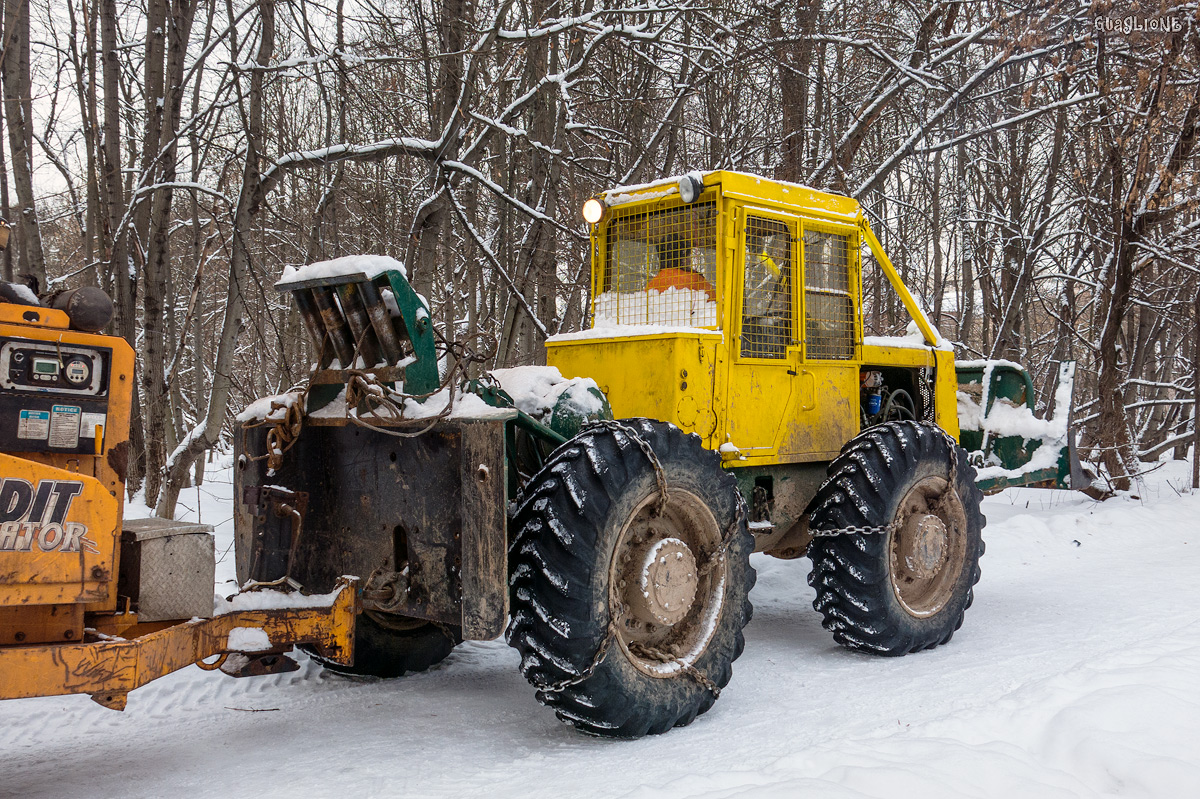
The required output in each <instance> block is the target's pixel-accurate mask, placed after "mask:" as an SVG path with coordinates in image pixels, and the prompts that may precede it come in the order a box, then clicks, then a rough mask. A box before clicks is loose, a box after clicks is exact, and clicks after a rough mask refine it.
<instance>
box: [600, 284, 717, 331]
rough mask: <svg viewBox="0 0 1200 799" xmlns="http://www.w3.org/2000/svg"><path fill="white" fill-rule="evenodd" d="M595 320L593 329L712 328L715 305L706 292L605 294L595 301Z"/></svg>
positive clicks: (683, 289) (677, 290)
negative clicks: (675, 326)
mask: <svg viewBox="0 0 1200 799" xmlns="http://www.w3.org/2000/svg"><path fill="white" fill-rule="evenodd" d="M595 319H596V321H595V327H618V326H621V325H646V324H649V325H682V326H685V327H715V326H716V324H717V304H716V303H715V302H713V301H712V300H710V299H709V298H708V293H707V292H704V291H699V290H697V289H687V288H679V287H676V286H671V287H670V288H668V289H667V290H666V291H606V292H604V293H603V294H600V295H598V296H597V297H596V311H595Z"/></svg>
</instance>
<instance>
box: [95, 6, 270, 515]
mask: <svg viewBox="0 0 1200 799" xmlns="http://www.w3.org/2000/svg"><path fill="white" fill-rule="evenodd" d="M109 2H111V0H109ZM258 12H259V18H260V20H261V28H262V30H261V33H260V37H261V38H260V40H259V43H258V52H257V53H256V55H255V59H254V63H255V65H256V67H257V68H255V69H254V70H253V71H252V72H251V74H250V87H249V90H248V91H247V92H246V94H245V95H244V96H241V97H240V99H241V100H242V107H243V108H245V111H244V112H243V113H244V117H243V123H244V124H245V126H246V162H245V167H244V169H243V171H242V184H241V191H240V193H239V194H238V203H237V209H236V210H235V211H234V217H233V241H232V244H231V248H230V258H229V288H228V295H227V297H226V301H225V321H224V324H223V325H222V327H221V338H220V342H219V344H218V346H217V360H216V364H215V367H214V369H213V384H212V390H211V391H210V393H209V397H208V411H207V413H206V415H205V418H204V419H203V420H202V421H201V422H199V423H198V424H197V425H196V427H195V428H193V429H192V431H191V433H189V434H188V436H187V437H186V438H185V439H184V441H183V442H182V443H181V444H180V445H179V447H178V448H177V449H176V450H175V452H173V453H172V454H171V457H170V459H169V460H168V462H167V464H166V468H167V475H166V480H165V481H164V483H163V487H162V491H161V493H160V494H159V497H158V503H157V504H156V505H155V508H154V512H155V514H157V515H158V516H161V517H163V518H168V519H170V518H174V516H175V504H176V502H177V501H178V499H179V492H180V490H181V489H182V488H183V487H184V485H186V483H187V479H188V473H189V472H190V471H191V469H192V464H193V463H194V462H195V460H196V459H197V458H199V457H200V456H201V455H202V454H203V453H204V451H205V450H207V449H210V448H211V447H213V446H214V445H215V444H216V443H217V441H218V440H219V438H220V434H221V426H222V424H223V423H224V421H225V412H226V410H227V409H228V407H229V398H230V394H231V393H232V390H233V369H234V358H235V356H236V354H237V341H238V336H239V334H240V333H241V329H242V325H243V318H242V314H243V312H244V311H245V307H246V299H245V294H244V291H245V288H246V281H247V279H248V276H249V274H250V266H251V255H250V236H251V233H252V232H253V228H254V217H255V215H256V214H257V213H258V209H259V206H260V204H261V203H262V199H263V193H264V187H263V182H262V180H261V166H260V165H259V159H260V157H261V156H260V152H259V148H260V147H261V146H262V142H263V81H264V78H265V75H266V74H267V73H266V67H267V66H269V65H270V63H271V54H272V53H273V52H274V50H275V0H258ZM230 16H232V10H231V13H230ZM232 21H233V20H232V19H231V20H230V22H231V23H232ZM239 95H241V90H240V87H239Z"/></svg>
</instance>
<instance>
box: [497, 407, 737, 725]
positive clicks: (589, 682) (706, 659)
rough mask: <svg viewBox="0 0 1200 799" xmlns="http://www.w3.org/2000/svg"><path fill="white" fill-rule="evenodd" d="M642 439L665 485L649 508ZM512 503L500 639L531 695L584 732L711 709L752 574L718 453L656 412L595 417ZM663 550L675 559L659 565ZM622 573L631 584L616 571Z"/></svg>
mask: <svg viewBox="0 0 1200 799" xmlns="http://www.w3.org/2000/svg"><path fill="white" fill-rule="evenodd" d="M639 439H640V441H639ZM642 444H645V445H648V448H649V449H650V450H651V452H652V453H653V457H654V458H655V459H657V461H658V463H659V464H660V465H661V469H662V476H663V478H664V479H665V483H666V486H667V489H668V499H667V502H666V504H665V505H663V506H662V510H661V514H660V515H655V513H654V509H655V508H657V507H658V500H659V498H660V496H661V495H660V492H659V482H658V478H657V476H656V470H655V468H654V464H653V462H652V459H651V456H650V455H648V454H647V452H646V450H645V449H643V447H642V446H641V445H642ZM515 507H516V509H515V512H514V513H513V517H512V520H511V525H512V526H511V529H513V530H515V531H516V535H515V537H514V538H513V542H512V545H511V547H510V550H509V565H510V575H511V577H510V581H509V582H510V596H511V619H510V622H509V627H508V630H507V633H506V639H507V641H508V643H509V644H510V645H512V646H513V647H515V648H516V649H517V651H518V652H520V654H521V672H522V674H524V675H525V677H526V679H528V680H529V682H530V683H532V684H533V686H534V687H535V688H536V689H537V698H538V701H540V702H541V703H542V704H545V705H548V706H549V707H552V708H554V710H555V712H556V713H557V715H558V717H559V718H560V719H562V720H563V721H566V722H569V723H571V724H573V725H574V726H575V727H576V728H578V729H579V730H582V731H583V732H586V733H589V734H592V735H602V736H609V737H618V738H637V737H640V736H643V735H647V734H658V733H663V732H666V731H667V730H669V729H671V728H672V727H677V726H683V725H685V724H689V723H691V722H692V721H693V720H694V719H695V718H696V716H698V715H699V714H701V713H704V712H705V711H707V710H708V709H709V708H710V707H712V705H713V702H714V701H715V700H716V697H717V694H719V692H720V689H721V688H723V687H724V686H725V685H726V684H727V683H728V682H729V678H730V676H731V674H732V671H733V670H732V663H733V661H734V660H736V659H737V657H738V656H739V655H740V654H741V653H742V648H743V646H744V639H743V637H742V628H743V627H744V626H745V625H746V623H747V622H749V620H750V615H751V612H752V608H751V606H750V601H749V598H748V596H747V595H748V593H749V591H750V589H751V587H752V586H753V585H754V579H755V574H754V569H753V568H752V567H751V566H750V559H749V558H750V553H751V551H752V550H753V548H754V543H753V540H752V538H751V536H750V533H749V532H748V530H747V526H746V510H745V503H744V502H743V501H742V499H741V496H740V494H739V493H738V490H737V485H736V481H735V479H734V478H733V476H732V475H730V474H728V473H727V472H725V471H723V470H722V469H721V466H720V459H719V457H718V456H717V455H716V454H715V453H712V452H709V451H707V450H705V449H704V448H703V447H702V446H701V443H700V439H699V438H697V437H696V436H694V435H686V434H684V433H682V432H680V431H679V430H678V428H675V427H674V426H672V425H668V424H664V423H662V422H656V421H651V420H647V419H631V420H624V421H622V422H600V423H596V424H592V425H589V426H587V427H585V428H584V429H583V431H582V432H581V433H580V434H579V435H577V436H576V437H575V438H573V439H571V440H570V441H568V442H567V443H566V444H563V445H562V446H561V447H559V448H558V449H557V450H556V451H555V452H554V453H553V455H552V456H551V457H550V459H549V460H548V461H547V463H546V464H545V466H544V467H543V468H542V470H541V471H540V472H539V473H538V474H537V475H536V476H535V477H534V478H533V479H531V480H530V481H529V483H528V484H527V485H526V487H525V490H524V491H523V492H522V494H521V496H520V497H519V498H518V501H517V503H516V506H515ZM722 551H723V554H722ZM660 556H661V558H660ZM689 558H691V560H689ZM668 561H669V564H683V566H684V568H683V569H682V570H680V571H678V572H670V569H671V568H672V566H671V565H669V564H668ZM660 562H661V564H664V565H659V564H660ZM689 563H690V564H691V565H690V566H688V564H689ZM635 574H636V575H641V577H639V580H638V583H637V585H636V587H635V586H634V585H633V584H632V580H630V579H626V578H627V577H630V576H631V575H635ZM623 579H625V583H624V584H623V583H622V582H621V581H622V580H623ZM642 580H650V581H652V583H653V586H652V588H651V589H650V590H649V591H647V592H642V591H641V590H640V589H641V587H642V586H644V585H646V583H645V582H642ZM681 586H682V587H681ZM688 586H692V588H693V592H692V595H691V597H690V598H689V597H687V596H684V594H686V592H687V587H688ZM635 590H637V591H638V592H639V593H640V594H641V595H642V597H643V598H642V599H637V598H636V597H633V591H635ZM673 592H674V593H673ZM679 592H683V593H679ZM651 594H653V597H654V598H653V599H652V598H651ZM677 597H682V598H681V599H678V601H677ZM671 602H675V606H674V607H671ZM655 603H659V604H655ZM614 619H615V622H614ZM648 619H653V620H654V621H650V622H647V621H646V620H648ZM664 654H668V655H670V656H672V657H677V658H678V660H670V661H668V662H664V661H663V659H662V656H663V655H664ZM656 658H658V659H656ZM681 664H686V665H681Z"/></svg>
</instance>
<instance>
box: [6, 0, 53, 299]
mask: <svg viewBox="0 0 1200 799" xmlns="http://www.w3.org/2000/svg"><path fill="white" fill-rule="evenodd" d="M4 23H5V39H4V55H3V63H2V64H0V69H2V71H3V82H4V115H5V118H6V119H7V121H8V146H9V151H10V153H11V154H12V162H11V165H12V176H13V185H14V186H15V188H16V190H17V205H18V206H19V208H20V213H19V214H18V215H17V219H16V220H15V221H16V223H17V224H16V225H15V228H16V230H15V231H14V232H15V233H16V234H17V236H16V238H17V241H18V242H19V243H20V247H21V249H20V251H19V253H18V262H19V264H20V268H21V271H22V273H24V274H28V275H30V276H32V277H33V278H34V279H35V280H36V281H37V284H38V287H39V288H38V290H39V291H45V290H46V289H47V281H46V258H45V255H43V252H42V234H41V228H40V227H39V225H38V215H37V204H36V202H35V200H34V195H33V161H32V156H33V153H32V148H31V147H30V142H32V140H33V120H32V119H31V118H30V117H31V114H32V110H33V105H32V100H31V98H30V92H31V90H32V81H31V76H30V73H29V0H4Z"/></svg>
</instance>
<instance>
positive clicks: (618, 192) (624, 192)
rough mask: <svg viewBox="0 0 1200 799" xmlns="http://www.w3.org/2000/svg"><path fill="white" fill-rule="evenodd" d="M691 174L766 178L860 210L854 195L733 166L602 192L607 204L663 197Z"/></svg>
mask: <svg viewBox="0 0 1200 799" xmlns="http://www.w3.org/2000/svg"><path fill="white" fill-rule="evenodd" d="M687 175H692V176H695V177H697V178H700V179H701V180H702V181H703V182H705V183H706V184H707V182H708V178H709V177H710V176H712V175H719V176H720V178H719V179H720V180H727V179H733V180H734V181H753V182H755V183H762V182H763V181H766V182H768V183H771V184H773V185H776V186H780V187H782V188H783V189H784V193H785V194H786V193H787V191H788V190H789V189H797V190H800V191H804V192H809V193H810V194H811V195H812V196H813V198H814V199H817V198H819V199H821V200H826V201H830V200H831V201H836V202H839V203H849V204H851V205H853V207H854V209H855V210H854V213H851V214H843V215H847V216H856V215H857V213H858V201H857V200H854V199H853V198H850V197H844V196H842V195H840V194H831V193H829V192H827V191H821V190H820V189H815V188H813V187H812V186H805V185H804V184H803V183H792V182H790V181H786V180H776V179H774V178H770V177H767V176H765V175H755V174H752V173H750V172H738V171H735V170H732V169H714V170H709V171H707V172H704V171H699V170H693V171H691V172H687V173H685V174H684V175H673V176H671V177H667V178H661V179H660V180H654V181H651V182H649V183H634V184H630V185H627V186H617V187H615V188H612V189H608V190H607V191H603V192H601V193H600V196H601V197H602V198H603V199H604V204H605V205H607V206H609V207H612V206H616V205H624V204H626V203H631V202H642V201H645V200H652V199H658V198H660V197H669V196H671V195H672V194H678V193H679V181H680V180H682V179H683V178H684V177H685V176H687ZM823 210H825V212H826V213H836V212H833V211H831V210H830V209H823Z"/></svg>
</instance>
